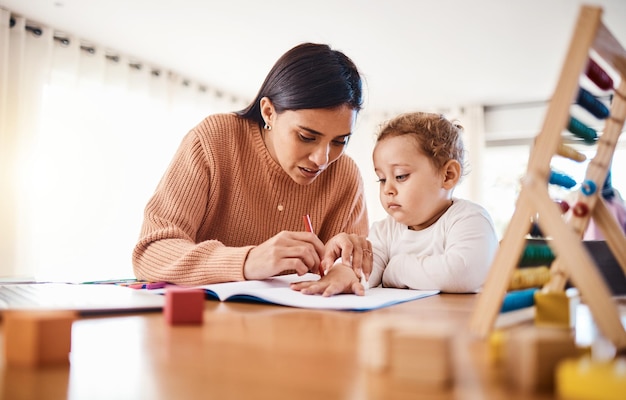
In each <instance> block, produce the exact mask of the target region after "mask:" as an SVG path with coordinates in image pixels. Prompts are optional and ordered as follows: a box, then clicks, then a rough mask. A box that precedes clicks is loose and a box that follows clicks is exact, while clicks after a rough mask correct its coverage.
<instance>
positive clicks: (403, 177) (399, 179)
mask: <svg viewBox="0 0 626 400" xmlns="http://www.w3.org/2000/svg"><path fill="white" fill-rule="evenodd" d="M408 177H409V174H404V175H398V176H396V180H397V181H398V182H402V181H406V179H407V178H408Z"/></svg>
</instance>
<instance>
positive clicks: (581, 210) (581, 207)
mask: <svg viewBox="0 0 626 400" xmlns="http://www.w3.org/2000/svg"><path fill="white" fill-rule="evenodd" d="M572 213H573V214H574V215H575V216H577V217H584V216H585V215H587V213H589V207H588V206H587V205H586V204H585V203H576V204H574V208H573V209H572Z"/></svg>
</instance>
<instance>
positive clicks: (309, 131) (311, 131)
mask: <svg viewBox="0 0 626 400" xmlns="http://www.w3.org/2000/svg"><path fill="white" fill-rule="evenodd" d="M298 128H300V129H302V130H303V131H307V132H308V133H310V134H312V135H318V136H326V135H324V134H323V133H322V132H320V131H316V130H315V129H311V128H307V127H306V126H302V125H298ZM348 136H352V132H348V133H346V134H344V135H339V136H337V137H342V138H343V137H348Z"/></svg>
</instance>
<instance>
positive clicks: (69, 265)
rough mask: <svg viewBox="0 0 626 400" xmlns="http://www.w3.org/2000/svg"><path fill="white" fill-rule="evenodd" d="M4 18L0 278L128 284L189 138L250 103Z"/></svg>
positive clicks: (0, 33) (0, 39)
mask: <svg viewBox="0 0 626 400" xmlns="http://www.w3.org/2000/svg"><path fill="white" fill-rule="evenodd" d="M10 21H11V15H10V12H9V11H5V10H2V9H0V167H1V175H0V193H1V195H0V217H1V225H0V252H1V253H0V277H13V278H15V277H28V278H36V279H40V280H58V281H82V280H91V279H111V278H118V277H119V278H124V277H132V267H131V252H132V248H133V246H134V244H135V242H136V240H137V238H138V233H139V229H140V226H141V222H142V217H143V208H144V206H145V204H146V202H147V201H148V199H149V197H150V195H151V194H152V191H153V190H154V188H155V187H156V185H157V183H158V180H159V179H160V177H161V175H162V174H163V172H164V170H165V168H166V167H167V164H168V163H169V161H170V159H171V157H172V155H173V153H174V151H175V150H176V148H177V147H178V144H179V142H180V140H181V139H182V137H183V135H185V134H186V133H187V131H188V130H189V129H190V128H192V127H193V126H194V125H195V124H197V123H198V122H199V121H200V120H201V119H202V118H204V117H205V116H206V115H208V114H210V113H213V112H221V111H233V110H236V109H240V108H243V107H244V106H245V102H243V101H241V100H237V99H233V98H232V97H228V96H218V95H217V94H216V92H215V91H214V90H210V89H209V88H204V87H202V86H201V85H199V84H198V83H196V82H193V81H189V80H185V79H182V78H181V77H179V76H177V75H176V74H174V73H171V72H169V71H164V70H162V69H159V68H155V67H152V66H150V65H147V64H146V63H143V62H139V61H137V60H133V59H131V58H129V57H126V56H124V55H120V54H114V53H112V52H110V51H108V50H107V49H104V48H101V47H99V46H97V45H93V44H86V43H83V42H82V41H81V40H80V38H75V37H66V38H65V39H67V41H64V40H62V39H63V38H61V37H59V36H58V35H57V34H56V33H55V31H54V30H53V29H52V28H48V27H44V26H40V25H38V26H37V28H38V29H40V31H41V33H40V34H35V33H33V32H32V29H28V28H27V27H29V26H30V24H29V23H28V21H27V20H25V19H24V18H21V17H16V16H13V21H14V24H13V26H12V27H11V22H10Z"/></svg>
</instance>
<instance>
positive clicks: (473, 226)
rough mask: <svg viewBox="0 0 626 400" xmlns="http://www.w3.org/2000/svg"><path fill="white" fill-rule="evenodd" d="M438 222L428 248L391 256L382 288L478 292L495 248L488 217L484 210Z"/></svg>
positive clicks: (493, 230)
mask: <svg viewBox="0 0 626 400" xmlns="http://www.w3.org/2000/svg"><path fill="white" fill-rule="evenodd" d="M441 222H442V223H443V225H442V226H438V227H436V229H433V232H432V235H433V237H432V240H433V245H432V247H431V248H429V249H426V250H424V251H410V252H409V251H408V250H409V249H407V252H402V253H400V254H395V255H394V256H393V257H391V259H390V260H389V263H388V264H387V267H386V269H385V271H384V273H383V284H384V286H388V287H400V288H411V289H436V290H441V291H444V292H455V293H467V292H476V291H477V290H479V289H480V287H481V286H482V285H483V284H484V281H485V279H486V277H487V273H488V271H489V267H490V266H491V262H492V260H493V256H494V255H495V251H496V249H497V245H498V239H497V235H496V232H495V229H494V227H493V223H492V222H491V218H490V217H489V216H488V215H487V214H486V211H485V212H484V213H478V212H474V213H464V214H461V215H458V216H455V218H451V219H447V220H445V221H441ZM429 233H430V232H429Z"/></svg>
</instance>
